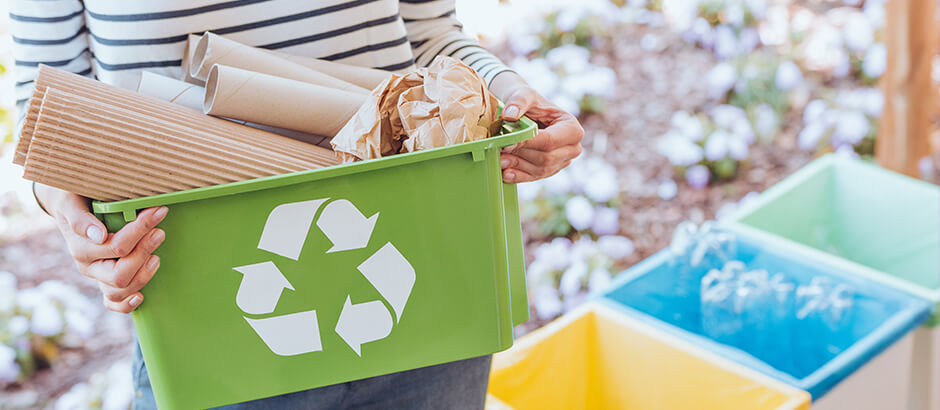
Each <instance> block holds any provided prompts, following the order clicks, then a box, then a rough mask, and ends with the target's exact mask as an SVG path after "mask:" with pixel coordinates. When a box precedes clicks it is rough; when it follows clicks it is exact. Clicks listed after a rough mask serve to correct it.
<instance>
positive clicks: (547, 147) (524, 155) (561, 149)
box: [490, 71, 584, 183]
mask: <svg viewBox="0 0 940 410" xmlns="http://www.w3.org/2000/svg"><path fill="white" fill-rule="evenodd" d="M490 90H492V91H493V93H494V94H496V96H497V97H499V98H500V99H502V100H503V101H504V104H505V107H506V108H505V109H504V110H503V115H502V119H503V120H506V121H517V120H519V118H520V117H522V116H523V115H525V116H527V117H529V118H530V119H532V120H533V121H535V122H536V123H538V124H539V130H538V134H537V135H536V136H535V137H533V138H532V139H529V140H526V141H522V142H520V143H518V144H516V145H513V146H510V147H506V148H503V151H502V155H501V158H500V162H501V165H502V168H503V181H505V182H507V183H518V182H528V181H534V180H537V179H541V178H547V177H550V176H552V175H555V173H557V172H558V171H560V170H561V169H562V168H564V167H567V166H568V164H570V163H571V160H573V159H575V158H577V156H578V155H580V154H581V138H583V137H584V129H583V128H581V124H579V123H578V119H577V118H575V117H574V116H573V115H571V114H569V113H567V112H565V111H563V110H562V109H561V108H558V106H556V105H555V104H552V102H551V101H548V99H546V98H545V97H543V96H541V95H540V94H539V93H538V92H536V91H535V90H534V89H532V87H530V86H529V85H528V84H526V82H525V81H524V80H523V79H522V77H520V76H519V75H518V74H516V73H514V72H511V71H506V72H503V73H500V74H499V75H497V76H496V78H494V79H493V82H492V84H490Z"/></svg>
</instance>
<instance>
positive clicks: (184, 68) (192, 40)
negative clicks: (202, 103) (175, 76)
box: [180, 34, 206, 87]
mask: <svg viewBox="0 0 940 410" xmlns="http://www.w3.org/2000/svg"><path fill="white" fill-rule="evenodd" d="M200 38H202V37H201V36H199V35H196V34H190V35H189V36H187V37H186V48H184V49H183V59H182V61H181V63H180V69H181V71H180V80H183V81H184V82H187V83H190V84H195V85H198V86H200V87H205V86H206V82H205V81H203V80H200V79H198V78H193V76H192V75H191V74H190V72H189V67H190V66H191V65H192V62H193V52H194V51H195V50H196V43H198V42H199V39H200Z"/></svg>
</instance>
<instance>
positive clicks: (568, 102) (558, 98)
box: [549, 94, 581, 116]
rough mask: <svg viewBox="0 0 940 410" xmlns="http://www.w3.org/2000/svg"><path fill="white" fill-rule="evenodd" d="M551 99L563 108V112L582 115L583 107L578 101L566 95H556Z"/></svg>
mask: <svg viewBox="0 0 940 410" xmlns="http://www.w3.org/2000/svg"><path fill="white" fill-rule="evenodd" d="M549 99H550V100H551V101H552V102H553V103H555V105H557V106H558V108H561V109H562V111H564V112H567V113H569V114H571V115H574V116H578V115H580V114H581V105H580V104H579V103H578V101H577V100H575V99H574V98H571V97H570V96H568V95H566V94H555V95H552V96H551V97H549Z"/></svg>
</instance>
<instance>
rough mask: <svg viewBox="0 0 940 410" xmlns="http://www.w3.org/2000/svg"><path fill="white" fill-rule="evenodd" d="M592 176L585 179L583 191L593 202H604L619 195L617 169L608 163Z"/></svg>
mask: <svg viewBox="0 0 940 410" xmlns="http://www.w3.org/2000/svg"><path fill="white" fill-rule="evenodd" d="M604 165H607V166H606V167H604V169H603V170H602V171H601V172H597V173H595V174H594V177H593V178H591V179H588V180H587V181H585V184H584V193H585V194H587V196H588V197H589V198H591V199H592V200H593V201H594V202H597V203H604V202H607V201H610V200H611V199H614V198H616V197H617V196H618V195H620V184H618V183H617V169H616V168H614V167H613V165H610V164H604Z"/></svg>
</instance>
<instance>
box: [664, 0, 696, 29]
mask: <svg viewBox="0 0 940 410" xmlns="http://www.w3.org/2000/svg"><path fill="white" fill-rule="evenodd" d="M698 3H699V2H698V1H697V0H663V2H662V10H663V15H664V17H665V19H666V22H667V23H669V25H670V26H671V27H672V28H673V29H674V30H675V31H680V32H681V31H684V30H685V29H687V28H689V26H690V25H691V24H692V21H693V20H694V19H695V18H696V16H697V15H698Z"/></svg>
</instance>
